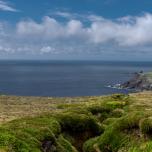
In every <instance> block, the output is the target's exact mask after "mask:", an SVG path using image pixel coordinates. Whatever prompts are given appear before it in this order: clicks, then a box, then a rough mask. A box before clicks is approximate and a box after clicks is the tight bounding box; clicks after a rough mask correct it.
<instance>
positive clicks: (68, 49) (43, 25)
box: [0, 1, 152, 54]
mask: <svg viewBox="0 0 152 152" xmlns="http://www.w3.org/2000/svg"><path fill="white" fill-rule="evenodd" d="M0 2H1V1H0ZM0 4H1V3H0ZM58 14H59V13H58ZM59 15H62V16H64V17H66V18H67V17H68V18H69V19H68V20H67V21H66V22H61V21H59V20H57V19H55V18H53V17H49V16H45V17H44V18H43V19H42V21H41V22H36V21H34V20H31V19H30V20H22V21H19V22H18V23H17V24H16V26H15V28H13V27H12V28H10V25H9V26H8V25H7V24H5V23H0V54H5V53H6V54H81V53H88V54H98V53H99V54H100V53H103V52H108V51H109V52H112V53H114V52H115V53H116V52H118V51H120V52H121V51H126V52H129V51H131V50H138V52H141V53H142V52H148V53H150V52H151V48H152V14H150V13H145V14H143V15H142V16H126V17H122V18H118V19H115V20H110V19H106V18H103V17H100V16H96V15H87V16H85V19H86V20H87V21H88V22H87V24H86V23H84V21H83V20H79V19H78V18H74V19H73V18H72V17H71V16H69V15H68V13H61V12H60V14H59Z"/></svg>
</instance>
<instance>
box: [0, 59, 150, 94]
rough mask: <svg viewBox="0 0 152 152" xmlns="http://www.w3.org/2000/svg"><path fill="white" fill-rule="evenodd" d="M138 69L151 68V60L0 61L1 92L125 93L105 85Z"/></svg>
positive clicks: (119, 80)
mask: <svg viewBox="0 0 152 152" xmlns="http://www.w3.org/2000/svg"><path fill="white" fill-rule="evenodd" d="M141 70H143V71H145V72H147V71H152V62H103V61H0V93H1V94H9V95H24V96H60V97H62V96H92V95H104V94H111V93H116V92H122V93H127V92H128V91H127V90H119V89H113V88H108V87H106V86H108V85H113V84H117V83H122V82H124V81H126V80H128V79H129V78H130V77H131V76H132V73H134V72H138V71H141Z"/></svg>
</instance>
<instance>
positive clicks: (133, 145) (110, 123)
mask: <svg viewBox="0 0 152 152" xmlns="http://www.w3.org/2000/svg"><path fill="white" fill-rule="evenodd" d="M6 97H7V96H5V98H6ZM3 98H4V97H3ZM8 99H11V98H8ZM15 99H16V98H15ZM19 99H21V97H20V98H19ZM28 99H30V98H28ZM33 99H34V98H33ZM34 100H35V99H34ZM41 100H42V98H41ZM58 100H59V101H58ZM54 101H55V102H56V103H54ZM54 101H53V98H48V99H46V98H45V104H46V105H48V106H51V105H50V103H49V102H52V104H53V105H52V106H51V108H50V111H46V110H45V111H44V112H40V113H37V114H32V115H31V116H24V115H23V117H21V118H19V119H14V120H12V121H7V122H5V123H1V125H0V152H41V151H46V152H151V151H152V141H151V140H152V112H151V110H152V94H149V93H143V94H131V95H130V96H128V95H123V94H115V95H111V96H103V97H84V98H83V97H82V98H61V99H58V98H55V99H54ZM11 102H12V101H11ZM2 103H3V104H4V103H5V102H2ZM42 103H43V102H42ZM7 104H8V103H7ZM13 104H14V106H17V107H18V104H20V102H17V103H16V105H15V103H14V101H13ZM24 104H25V105H26V106H27V107H28V106H29V105H28V104H27V102H25V101H24ZM30 104H33V105H35V104H36V103H33V101H32V103H30ZM40 106H41V105H37V106H36V107H40ZM29 107H30V106H29ZM52 107H53V109H52ZM22 108H23V106H22ZM45 108H46V107H45ZM47 108H48V109H49V107H47ZM43 109H44V107H43ZM33 110H34V109H33Z"/></svg>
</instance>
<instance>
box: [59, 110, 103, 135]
mask: <svg viewBox="0 0 152 152" xmlns="http://www.w3.org/2000/svg"><path fill="white" fill-rule="evenodd" d="M57 118H58V120H59V122H60V124H61V127H62V130H63V131H67V132H70V133H74V134H76V133H80V132H85V131H90V132H92V133H93V134H100V133H101V132H102V128H101V127H100V125H99V122H98V121H97V120H96V119H95V118H94V117H93V116H91V115H86V114H77V113H73V112H66V113H63V114H60V115H58V116H57Z"/></svg>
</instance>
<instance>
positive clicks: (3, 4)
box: [0, 0, 18, 12]
mask: <svg viewBox="0 0 152 152" xmlns="http://www.w3.org/2000/svg"><path fill="white" fill-rule="evenodd" d="M0 10H1V11H10V12H18V10H17V9H15V8H13V7H12V6H10V5H9V4H8V3H7V2H5V1H2V0H0Z"/></svg>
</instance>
